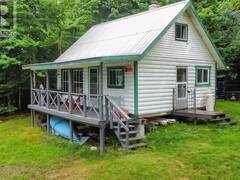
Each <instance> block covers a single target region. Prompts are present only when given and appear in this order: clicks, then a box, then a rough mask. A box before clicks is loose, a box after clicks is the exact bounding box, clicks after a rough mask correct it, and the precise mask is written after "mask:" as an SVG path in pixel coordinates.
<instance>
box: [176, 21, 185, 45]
mask: <svg viewBox="0 0 240 180" xmlns="http://www.w3.org/2000/svg"><path fill="white" fill-rule="evenodd" d="M177 26H180V28H181V31H182V27H186V36H187V37H186V39H182V38H177ZM181 31H180V34H181ZM175 40H176V41H182V42H188V25H187V24H183V23H175Z"/></svg>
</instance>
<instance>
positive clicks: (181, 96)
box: [176, 67, 188, 109]
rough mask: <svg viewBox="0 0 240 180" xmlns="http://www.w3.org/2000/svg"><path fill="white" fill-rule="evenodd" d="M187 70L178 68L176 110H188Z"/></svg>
mask: <svg viewBox="0 0 240 180" xmlns="http://www.w3.org/2000/svg"><path fill="white" fill-rule="evenodd" d="M187 108H188V100H187V68H186V67H177V83H176V109H187Z"/></svg>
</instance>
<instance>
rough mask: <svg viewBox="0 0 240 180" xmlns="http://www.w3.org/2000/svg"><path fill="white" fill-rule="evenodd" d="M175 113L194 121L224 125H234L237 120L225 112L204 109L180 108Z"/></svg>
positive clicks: (177, 115)
mask: <svg viewBox="0 0 240 180" xmlns="http://www.w3.org/2000/svg"><path fill="white" fill-rule="evenodd" d="M173 115H174V116H176V117H179V118H181V117H182V118H188V120H191V121H193V122H194V123H198V122H205V123H221V124H224V125H227V124H229V125H233V124H235V122H233V121H231V119H230V118H228V117H226V114H225V113H223V112H210V111H203V110H195V111H194V110H178V111H175V112H173Z"/></svg>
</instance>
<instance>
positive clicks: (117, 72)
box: [107, 67, 124, 88]
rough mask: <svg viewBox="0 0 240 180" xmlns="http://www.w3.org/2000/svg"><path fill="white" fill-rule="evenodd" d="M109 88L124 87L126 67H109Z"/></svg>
mask: <svg viewBox="0 0 240 180" xmlns="http://www.w3.org/2000/svg"><path fill="white" fill-rule="evenodd" d="M107 75H108V79H107V80H108V81H107V83H108V88H124V67H109V68H108V73H107Z"/></svg>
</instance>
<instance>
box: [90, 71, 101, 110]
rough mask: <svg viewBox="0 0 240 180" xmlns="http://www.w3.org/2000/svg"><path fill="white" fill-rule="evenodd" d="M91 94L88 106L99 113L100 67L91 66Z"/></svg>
mask: <svg viewBox="0 0 240 180" xmlns="http://www.w3.org/2000/svg"><path fill="white" fill-rule="evenodd" d="M88 72H89V76H88V77H89V78H88V82H89V86H88V87H89V90H88V93H89V96H88V106H89V107H91V108H90V110H91V111H95V112H96V113H97V111H98V110H97V109H98V105H99V97H98V94H99V68H98V67H90V68H89V71H88Z"/></svg>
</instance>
